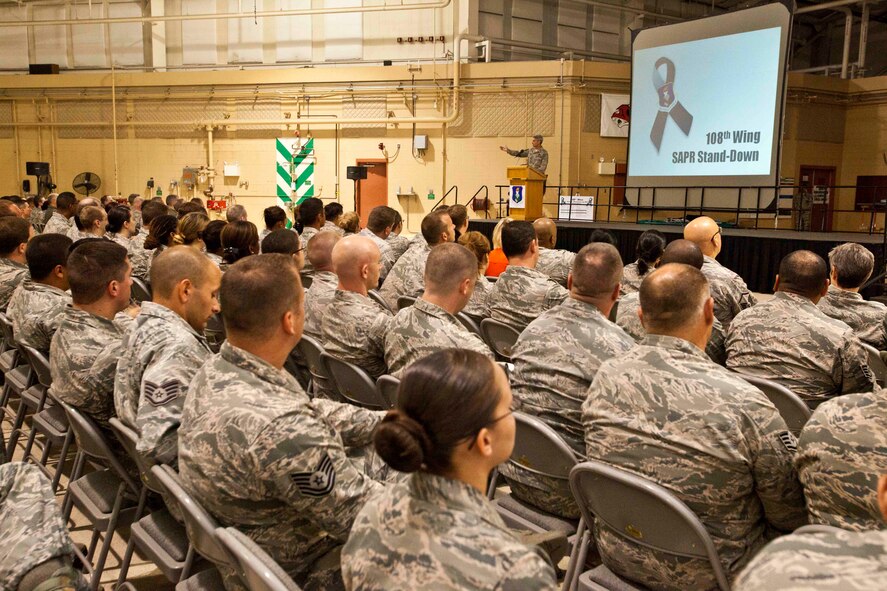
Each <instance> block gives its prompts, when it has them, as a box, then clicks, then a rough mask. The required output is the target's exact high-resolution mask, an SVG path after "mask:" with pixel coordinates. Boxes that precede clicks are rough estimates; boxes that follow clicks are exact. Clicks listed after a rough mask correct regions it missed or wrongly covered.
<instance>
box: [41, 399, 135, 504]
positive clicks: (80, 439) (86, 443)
mask: <svg viewBox="0 0 887 591" xmlns="http://www.w3.org/2000/svg"><path fill="white" fill-rule="evenodd" d="M56 402H57V403H58V404H59V405H61V407H62V408H63V409H64V410H65V415H66V416H67V417H68V424H70V425H71V429H72V430H73V431H74V437H75V438H76V439H77V447H78V448H79V450H80V452H81V453H83V454H84V455H86V456H88V457H91V458H93V459H95V460H98V461H99V463H101V464H102V465H104V466H107V467H108V468H110V469H111V471H112V472H113V473H114V475H115V476H117V477H118V478H120V480H122V481H123V482H125V483H126V486H127V488H129V490H130V491H132V492H133V493H134V494H135V495H136V496H138V495H139V491H141V487H140V486H139V484H138V483H137V482H136V481H135V480H133V478H132V476H130V475H129V472H127V471H126V468H124V466H123V464H122V463H120V460H119V459H118V458H117V456H116V455H114V451H113V450H112V449H111V446H110V445H109V443H108V440H107V439H106V436H105V434H104V433H103V432H102V430H101V429H100V428H99V426H98V425H96V423H95V421H93V420H92V419H91V418H90V417H88V416H86V415H85V414H83V413H82V412H80V411H79V410H78V409H76V408H74V407H73V406H71V405H70V404H68V403H66V402H62V401H61V400H58V399H56Z"/></svg>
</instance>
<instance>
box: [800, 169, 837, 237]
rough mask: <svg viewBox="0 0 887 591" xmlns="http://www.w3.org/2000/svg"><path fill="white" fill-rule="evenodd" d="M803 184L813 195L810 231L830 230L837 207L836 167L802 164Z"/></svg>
mask: <svg viewBox="0 0 887 591" xmlns="http://www.w3.org/2000/svg"><path fill="white" fill-rule="evenodd" d="M800 178H801V182H799V183H798V184H799V185H802V186H804V187H806V188H807V190H808V191H809V192H811V193H812V195H813V208H812V210H811V214H812V215H811V219H810V231H812V232H830V231H831V229H832V215H833V212H834V209H835V189H834V185H835V167H834V166H801V174H800Z"/></svg>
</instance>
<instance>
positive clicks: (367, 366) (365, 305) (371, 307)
mask: <svg viewBox="0 0 887 591" xmlns="http://www.w3.org/2000/svg"><path fill="white" fill-rule="evenodd" d="M391 317H392V315H391V312H390V311H388V310H386V309H385V308H383V307H382V306H380V305H379V304H377V303H376V302H374V301H373V300H371V299H370V298H368V297H367V296H364V295H361V294H359V293H356V292H353V291H344V290H341V289H337V290H336V294H335V295H334V296H333V301H332V302H330V305H329V306H328V307H327V310H326V314H325V315H324V317H323V321H322V322H321V333H322V335H323V348H324V349H325V350H326V352H327V353H329V354H330V355H333V356H334V357H338V358H339V359H342V360H344V361H347V362H348V363H353V364H354V365H356V366H358V367H360V368H361V369H363V370H364V371H366V372H367V373H368V374H370V375H371V376H372V377H373V379H375V378H378V377H379V376H381V375H382V374H385V373H387V372H388V366H387V365H385V333H386V332H387V331H388V325H389V324H390V322H391Z"/></svg>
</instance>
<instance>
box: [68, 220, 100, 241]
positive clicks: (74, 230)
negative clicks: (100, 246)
mask: <svg viewBox="0 0 887 591" xmlns="http://www.w3.org/2000/svg"><path fill="white" fill-rule="evenodd" d="M67 234H68V238H70V239H71V240H72V241H74V242H77V241H78V240H85V239H87V238H98V236H96V235H94V234H89V233H87V232H84V231H83V230H81V229H80V228H78V227H77V222H72V223H71V227H70V228H68V232H67Z"/></svg>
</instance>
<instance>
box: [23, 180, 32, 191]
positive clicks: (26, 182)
mask: <svg viewBox="0 0 887 591" xmlns="http://www.w3.org/2000/svg"><path fill="white" fill-rule="evenodd" d="M30 192H31V181H29V180H28V179H25V180H23V181H22V193H30Z"/></svg>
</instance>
